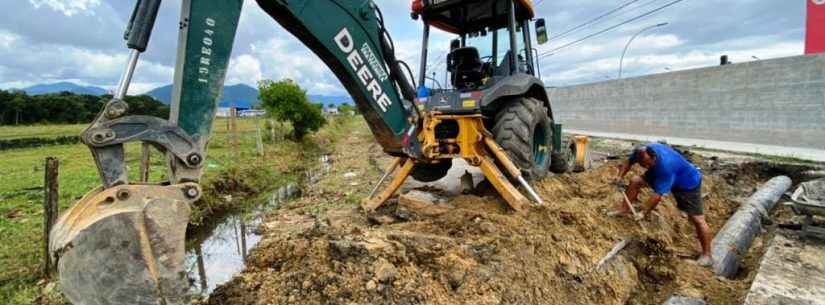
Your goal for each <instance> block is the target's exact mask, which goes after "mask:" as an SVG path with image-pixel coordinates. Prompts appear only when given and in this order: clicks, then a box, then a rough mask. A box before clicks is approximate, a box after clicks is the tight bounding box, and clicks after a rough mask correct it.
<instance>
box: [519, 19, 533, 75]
mask: <svg viewBox="0 0 825 305" xmlns="http://www.w3.org/2000/svg"><path fill="white" fill-rule="evenodd" d="M521 34H522V36H524V54H525V55H526V56H527V62H529V63H530V66H531V68H532V69H531V70H532V71H531V72H532V74H533V76H536V63H534V62H533V41H532V39H530V21H529V20H526V19H525V20H524V21H522V22H521Z"/></svg>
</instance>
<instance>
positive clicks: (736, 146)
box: [566, 129, 825, 162]
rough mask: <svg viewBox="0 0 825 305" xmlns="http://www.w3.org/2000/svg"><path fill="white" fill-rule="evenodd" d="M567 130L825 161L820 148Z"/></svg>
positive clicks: (596, 135)
mask: <svg viewBox="0 0 825 305" xmlns="http://www.w3.org/2000/svg"><path fill="white" fill-rule="evenodd" d="M566 132H568V133H572V134H582V135H588V136H594V137H602V138H613V139H622V140H635V141H647V142H655V141H659V140H665V141H667V142H668V143H669V144H674V145H683V146H698V147H703V148H707V149H718V150H726V151H734V152H744V153H756V154H763V155H774V156H784V157H794V158H798V159H805V160H811V161H817V162H825V150H818V149H811V148H797V147H786V146H774V145H762V144H750V143H738V142H726V141H713V140H702V139H688V138H677V137H663V136H649V135H639V134H627V133H611V132H596V131H586V130H578V129H568V130H566Z"/></svg>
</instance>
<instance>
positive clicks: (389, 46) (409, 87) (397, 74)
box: [371, 2, 416, 101]
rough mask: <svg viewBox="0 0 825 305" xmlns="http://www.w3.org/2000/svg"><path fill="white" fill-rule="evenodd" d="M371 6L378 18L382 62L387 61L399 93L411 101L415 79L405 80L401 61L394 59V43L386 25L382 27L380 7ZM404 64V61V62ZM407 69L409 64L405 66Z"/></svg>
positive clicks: (373, 4)
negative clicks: (382, 55)
mask: <svg viewBox="0 0 825 305" xmlns="http://www.w3.org/2000/svg"><path fill="white" fill-rule="evenodd" d="M371 4H372V7H373V8H375V12H376V18H377V19H378V28H379V30H380V31H381V33H380V36H381V48H382V49H383V51H384V52H383V54H384V62H385V63H387V66H389V70H390V77H392V79H393V80H394V81H395V83H396V84H397V85H398V87H399V88H400V91H401V95H402V97H403V98H404V99H405V100H408V101H412V100H414V99H415V96H416V93H415V81H414V79H410V80H407V79H406V76H404V74H403V73H402V71H401V65H400V64H399V63H403V62H402V61H400V60H398V59H396V57H395V44H394V43H393V41H392V37H391V36H390V34H389V33H388V32H387V29H386V27H384V14H383V13H381V9H380V8H379V7H378V6H377V5H375V3H372V2H371ZM404 65H406V63H404ZM407 69H408V70H409V66H407Z"/></svg>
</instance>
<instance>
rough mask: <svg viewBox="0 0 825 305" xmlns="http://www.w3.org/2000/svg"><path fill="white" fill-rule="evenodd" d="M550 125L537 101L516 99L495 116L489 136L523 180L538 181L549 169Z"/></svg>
mask: <svg viewBox="0 0 825 305" xmlns="http://www.w3.org/2000/svg"><path fill="white" fill-rule="evenodd" d="M552 125H553V122H552V121H551V120H550V117H549V116H548V114H547V108H545V107H544V106H543V105H542V102H541V101H539V100H536V99H534V98H525V97H520V98H517V99H515V100H513V101H510V102H508V103H507V104H506V105H504V107H502V108H501V109H500V110H499V112H498V113H497V114H496V121H495V125H494V127H493V135H494V136H495V139H496V143H498V145H499V146H501V148H503V149H504V150H505V151H506V152H507V155H508V156H509V157H510V160H511V161H513V163H515V164H516V165H517V166H518V167H519V168H520V169H521V171H522V173H523V174H524V176H525V177H526V178H527V179H541V178H544V177H545V176H547V170H548V168H549V167H550V162H551V161H550V159H551V157H550V152H551V151H552V149H551V148H552V143H553V142H552V139H553V129H552Z"/></svg>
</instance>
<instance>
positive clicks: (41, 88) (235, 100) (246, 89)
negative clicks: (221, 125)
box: [23, 82, 353, 108]
mask: <svg viewBox="0 0 825 305" xmlns="http://www.w3.org/2000/svg"><path fill="white" fill-rule="evenodd" d="M23 91H25V92H26V93H27V94H29V95H38V94H48V93H60V92H64V91H68V92H72V93H75V94H91V95H104V94H107V93H109V90H106V89H103V88H100V87H94V86H81V85H77V84H74V83H71V82H59V83H53V84H38V85H34V86H31V87H26V88H23ZM144 94H145V95H148V96H151V97H153V98H155V99H157V100H159V101H161V102H162V103H164V104H167V105H168V104H169V103H170V102H171V101H172V85H166V86H162V87H158V88H155V89H152V90H149V91H148V92H146V93H144ZM307 98H309V100H310V101H311V102H313V103H317V104H321V105H324V106H326V105H329V104H333V105H335V106H340V105H341V104H350V105H352V104H353V101H352V97H350V96H349V95H321V94H308V95H307ZM258 102H259V101H258V89H257V88H255V87H252V86H248V85H244V84H237V85H231V86H224V87H223V98H222V99H221V103H220V106H221V107H229V106H230V104H234V105H235V106H237V107H242V108H251V107H252V106H254V105H257V104H258Z"/></svg>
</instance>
